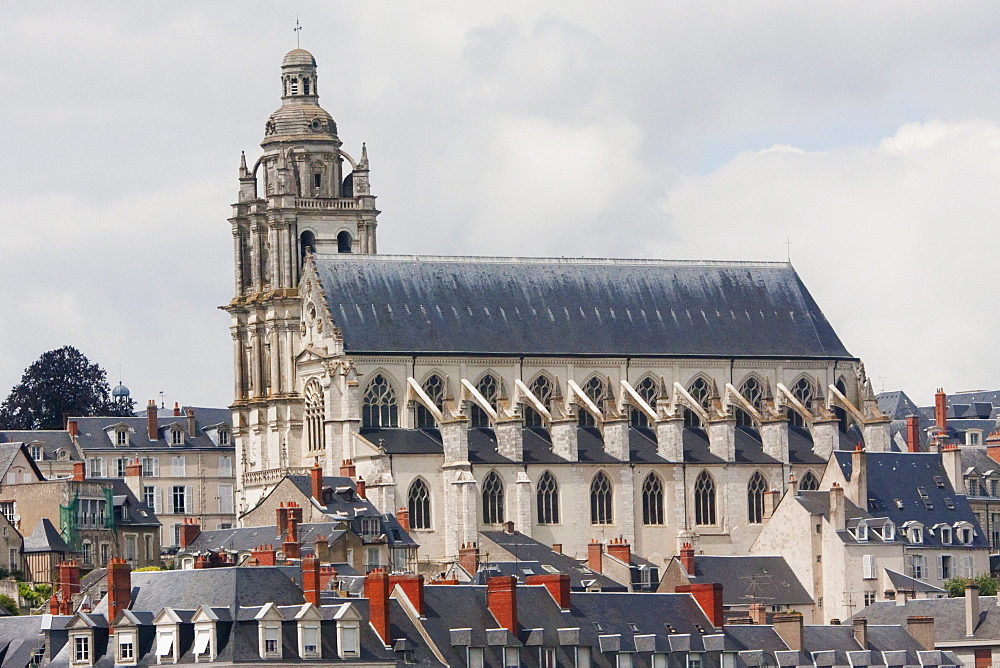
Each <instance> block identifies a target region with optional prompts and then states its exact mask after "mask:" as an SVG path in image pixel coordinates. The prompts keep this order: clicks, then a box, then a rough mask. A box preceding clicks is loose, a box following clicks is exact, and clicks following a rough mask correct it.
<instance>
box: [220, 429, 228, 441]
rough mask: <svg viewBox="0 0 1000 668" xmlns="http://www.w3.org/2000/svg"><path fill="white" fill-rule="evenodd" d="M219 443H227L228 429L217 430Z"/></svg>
mask: <svg viewBox="0 0 1000 668" xmlns="http://www.w3.org/2000/svg"><path fill="white" fill-rule="evenodd" d="M219 445H229V430H228V429H220V430H219Z"/></svg>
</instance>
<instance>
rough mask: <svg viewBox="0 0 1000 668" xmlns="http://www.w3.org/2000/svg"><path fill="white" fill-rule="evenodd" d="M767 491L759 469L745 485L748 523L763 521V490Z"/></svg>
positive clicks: (765, 482)
mask: <svg viewBox="0 0 1000 668" xmlns="http://www.w3.org/2000/svg"><path fill="white" fill-rule="evenodd" d="M766 491H767V481H766V480H764V476H762V475H761V474H760V471H758V472H756V473H754V474H753V477H751V478H750V483H749V484H748V485H747V521H748V522H750V524H760V523H761V522H763V521H764V492H766Z"/></svg>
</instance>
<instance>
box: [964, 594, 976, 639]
mask: <svg viewBox="0 0 1000 668" xmlns="http://www.w3.org/2000/svg"><path fill="white" fill-rule="evenodd" d="M977 626H979V585H977V584H974V583H971V582H970V583H969V584H967V585H965V636H966V637H967V638H971V637H972V636H974V635H976V627H977Z"/></svg>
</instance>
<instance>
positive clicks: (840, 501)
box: [830, 473, 868, 531]
mask: <svg viewBox="0 0 1000 668" xmlns="http://www.w3.org/2000/svg"><path fill="white" fill-rule="evenodd" d="M852 475H853V473H852ZM865 507H866V508H867V507H868V503H867V502H865ZM830 522H831V523H832V524H833V530H834V531H843V530H844V529H845V528H846V527H847V515H846V509H845V508H844V488H843V487H841V486H840V485H839V484H838V483H833V485H832V486H831V487H830Z"/></svg>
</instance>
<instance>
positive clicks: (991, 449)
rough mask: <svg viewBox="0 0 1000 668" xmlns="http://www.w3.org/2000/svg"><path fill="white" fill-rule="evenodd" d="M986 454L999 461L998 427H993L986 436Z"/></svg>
mask: <svg viewBox="0 0 1000 668" xmlns="http://www.w3.org/2000/svg"><path fill="white" fill-rule="evenodd" d="M986 456H987V457H989V458H990V459H992V460H993V461H995V462H1000V429H994V430H993V431H991V432H990V433H989V435H988V436H987V437H986Z"/></svg>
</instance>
